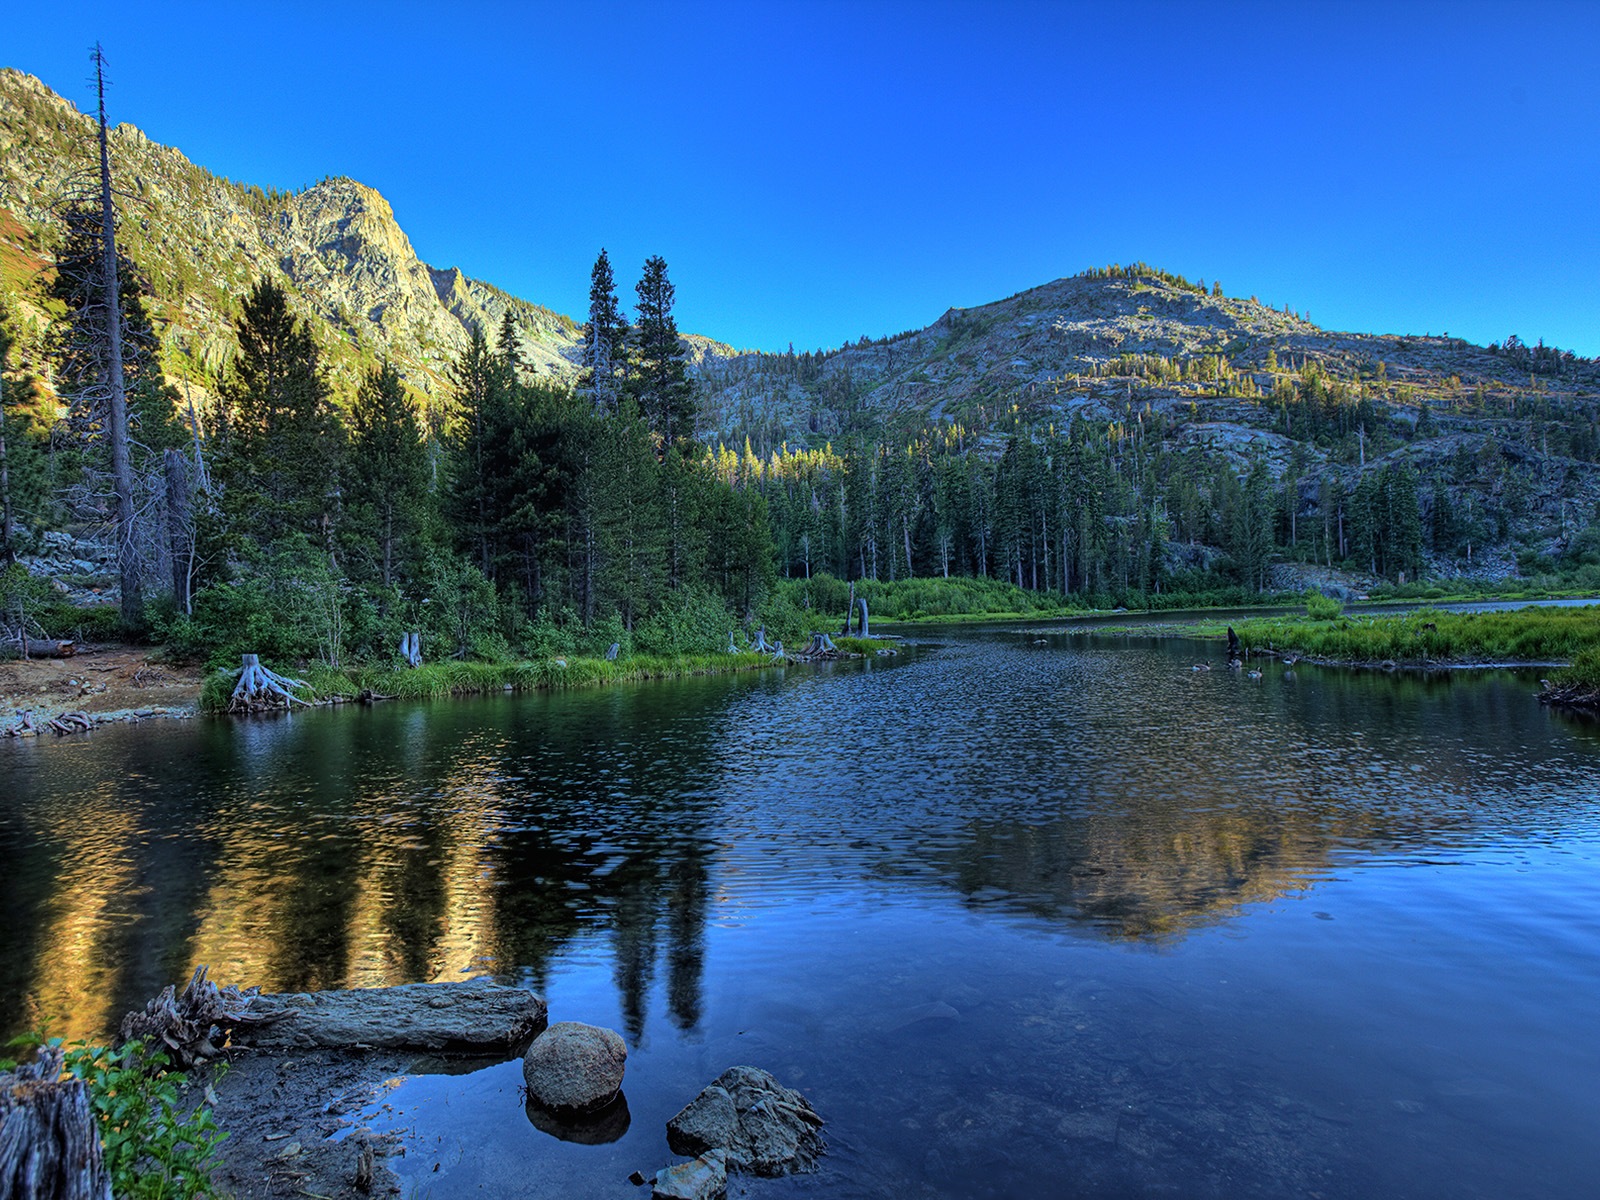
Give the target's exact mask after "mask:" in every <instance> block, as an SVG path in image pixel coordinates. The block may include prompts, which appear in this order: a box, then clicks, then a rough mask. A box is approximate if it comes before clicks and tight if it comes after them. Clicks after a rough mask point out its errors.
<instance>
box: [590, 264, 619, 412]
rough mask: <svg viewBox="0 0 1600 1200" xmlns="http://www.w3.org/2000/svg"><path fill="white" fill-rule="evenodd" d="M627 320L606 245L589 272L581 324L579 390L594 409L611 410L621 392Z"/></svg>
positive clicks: (615, 405)
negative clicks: (620, 306) (585, 316)
mask: <svg viewBox="0 0 1600 1200" xmlns="http://www.w3.org/2000/svg"><path fill="white" fill-rule="evenodd" d="M627 340H628V322H627V320H626V319H625V318H624V317H623V315H622V313H621V311H620V310H619V309H618V307H617V283H616V279H615V278H614V277H613V276H612V274H611V259H610V258H609V257H607V255H606V252H605V248H604V247H603V246H602V247H601V249H600V257H599V258H597V259H595V260H594V269H593V270H592V271H591V272H590V273H589V321H588V324H586V325H585V326H584V327H583V371H582V373H581V374H580V375H579V377H578V390H579V391H580V392H583V393H584V394H585V395H587V396H588V397H589V399H590V401H591V402H592V403H593V404H594V406H595V409H596V411H598V412H601V413H607V414H610V413H614V412H616V411H617V401H618V399H619V398H620V397H621V394H622V377H623V368H624V365H625V361H626V347H627Z"/></svg>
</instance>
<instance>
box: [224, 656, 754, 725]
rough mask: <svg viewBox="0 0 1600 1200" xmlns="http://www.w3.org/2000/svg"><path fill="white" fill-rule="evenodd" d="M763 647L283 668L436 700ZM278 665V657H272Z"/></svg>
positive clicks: (229, 677) (583, 683)
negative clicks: (415, 665) (411, 665)
mask: <svg viewBox="0 0 1600 1200" xmlns="http://www.w3.org/2000/svg"><path fill="white" fill-rule="evenodd" d="M771 663H772V660H771V659H770V658H769V657H768V656H766V655H763V654H694V655H681V656H656V655H648V654H635V655H631V656H630V657H628V658H625V659H618V660H616V661H614V662H609V661H607V660H606V659H604V658H588V657H576V656H574V657H567V658H548V659H538V660H532V661H521V662H439V663H424V664H423V665H422V666H420V667H418V668H416V669H415V670H412V669H410V668H406V667H389V666H382V667H377V666H354V667H344V668H338V669H335V668H331V667H327V666H324V665H323V664H320V663H316V664H313V665H311V666H309V667H307V668H306V669H305V670H303V671H282V672H280V673H282V674H288V675H292V676H293V677H294V678H297V679H303V680H304V681H305V682H306V683H307V684H308V685H309V690H307V691H305V692H304V693H302V694H303V695H304V696H305V697H306V699H308V700H314V699H327V698H329V697H333V696H347V697H352V698H353V697H356V696H359V695H361V693H363V692H372V693H374V694H375V695H379V696H386V697H392V698H394V699H397V700H431V699H437V698H440V697H444V696H468V695H473V694H477V693H487V692H504V691H508V690H509V691H513V692H526V691H534V690H537V689H545V690H554V689H557V688H575V687H595V686H601V685H604V684H609V683H631V682H636V681H639V680H644V679H674V678H679V677H682V676H687V675H720V674H724V673H726V672H729V671H748V670H753V669H755V668H758V667H765V666H770V665H771ZM269 665H270V664H269ZM237 677H238V672H236V671H235V672H230V671H213V672H212V673H211V674H209V675H207V676H206V680H205V684H204V686H203V687H202V688H201V692H200V711H202V712H212V713H217V712H224V711H226V709H227V707H228V697H229V695H230V693H231V692H232V690H233V685H234V681H235V679H236V678H237Z"/></svg>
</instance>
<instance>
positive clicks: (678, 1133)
mask: <svg viewBox="0 0 1600 1200" xmlns="http://www.w3.org/2000/svg"><path fill="white" fill-rule="evenodd" d="M821 1128H822V1118H821V1117H819V1116H818V1115H817V1112H816V1110H815V1109H814V1108H812V1107H811V1105H810V1103H809V1102H808V1101H807V1100H806V1098H805V1097H804V1096H802V1095H801V1094H800V1093H799V1092H797V1091H795V1090H794V1089H792V1088H786V1087H784V1086H783V1085H782V1084H780V1083H779V1082H778V1081H777V1080H776V1079H774V1078H773V1077H772V1076H771V1075H770V1074H768V1073H767V1072H766V1071H763V1070H761V1069H760V1068H759V1067H729V1068H728V1069H727V1070H726V1071H724V1072H723V1073H722V1074H721V1075H719V1076H717V1078H716V1081H715V1082H714V1083H712V1084H711V1085H710V1086H708V1087H707V1088H705V1089H704V1090H703V1091H702V1092H701V1093H700V1094H699V1095H698V1096H696V1097H695V1098H694V1099H693V1100H692V1101H690V1102H689V1104H688V1105H686V1106H685V1107H684V1109H683V1111H681V1112H680V1113H678V1115H677V1116H675V1117H673V1118H672V1120H671V1121H669V1122H667V1144H668V1145H669V1146H671V1147H672V1150H673V1152H674V1153H675V1154H704V1153H706V1152H707V1151H710V1150H717V1149H722V1150H726V1151H727V1152H728V1166H729V1168H730V1169H732V1170H735V1171H745V1172H748V1173H750V1174H752V1175H788V1174H791V1173H793V1172H797V1171H810V1170H812V1169H814V1168H815V1167H816V1163H817V1158H818V1156H820V1155H821V1154H822V1151H823V1148H824V1147H823V1142H822V1133H821Z"/></svg>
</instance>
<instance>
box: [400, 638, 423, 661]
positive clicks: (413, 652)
mask: <svg viewBox="0 0 1600 1200" xmlns="http://www.w3.org/2000/svg"><path fill="white" fill-rule="evenodd" d="M400 657H401V658H403V659H405V662H406V666H408V667H420V666H421V665H422V635H421V634H420V633H407V634H403V635H402V636H401V638H400Z"/></svg>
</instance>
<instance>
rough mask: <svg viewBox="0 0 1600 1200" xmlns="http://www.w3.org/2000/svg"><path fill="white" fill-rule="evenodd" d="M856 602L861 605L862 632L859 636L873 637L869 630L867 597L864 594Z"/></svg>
mask: <svg viewBox="0 0 1600 1200" xmlns="http://www.w3.org/2000/svg"><path fill="white" fill-rule="evenodd" d="M856 603H857V604H859V605H861V633H860V635H859V636H861V637H871V636H872V635H871V634H870V633H868V632H867V598H866V597H865V596H863V597H861V599H860V600H857V601H856Z"/></svg>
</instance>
